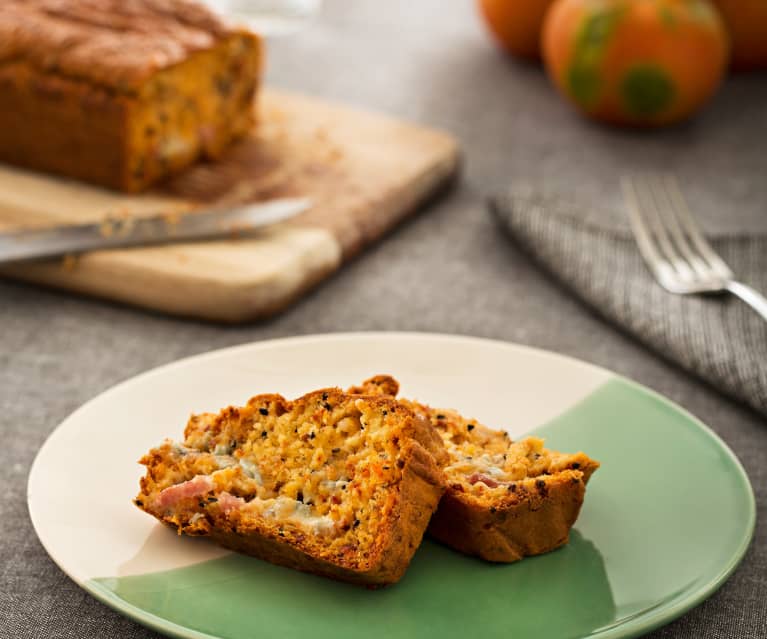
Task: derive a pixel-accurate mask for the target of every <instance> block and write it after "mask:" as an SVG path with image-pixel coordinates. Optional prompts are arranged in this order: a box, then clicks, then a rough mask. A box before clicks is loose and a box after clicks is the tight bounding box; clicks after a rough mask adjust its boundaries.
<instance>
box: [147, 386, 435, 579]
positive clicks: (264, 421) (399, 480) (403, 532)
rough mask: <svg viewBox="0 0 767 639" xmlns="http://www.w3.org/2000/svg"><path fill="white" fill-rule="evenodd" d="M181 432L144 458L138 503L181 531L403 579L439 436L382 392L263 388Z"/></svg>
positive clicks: (428, 501) (423, 523)
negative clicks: (295, 392) (274, 391)
mask: <svg viewBox="0 0 767 639" xmlns="http://www.w3.org/2000/svg"><path fill="white" fill-rule="evenodd" d="M184 437H185V439H184V441H183V442H182V443H175V442H172V441H170V440H167V441H165V443H163V444H162V445H160V446H159V447H157V448H154V449H152V450H150V451H149V452H148V453H147V454H146V455H145V456H144V457H143V458H142V459H141V460H140V463H142V464H144V465H145V466H146V467H147V472H146V476H144V477H143V478H142V479H141V491H140V493H139V494H138V496H137V497H136V499H135V503H136V505H137V506H138V507H139V508H141V509H143V510H145V511H146V512H148V513H149V514H151V515H154V516H155V517H157V519H159V520H160V521H162V522H163V523H165V524H167V525H169V526H171V527H172V528H174V529H176V530H177V531H178V532H179V534H181V533H184V534H188V535H207V536H209V537H211V538H212V539H213V540H215V541H216V542H218V543H220V544H221V545H223V546H226V547H227V548H231V549H232V550H236V551H239V552H244V553H247V554H250V555H254V556H256V557H259V558H261V559H265V560H267V561H271V562H273V563H276V564H281V565H284V566H289V567H291V568H296V569H298V570H304V571H307V572H313V573H316V574H320V575H325V576H328V577H333V578H336V579H340V580H344V581H349V582H354V583H360V584H367V585H383V584H388V583H394V582H396V581H398V580H399V579H400V577H402V575H403V574H404V572H405V570H406V569H407V566H408V564H409V562H410V559H411V557H412V556H413V553H414V552H415V550H416V548H417V547H418V545H419V544H420V542H421V538H422V536H423V534H424V531H425V530H426V527H427V525H428V523H429V519H430V517H431V515H432V513H433V512H434V510H435V509H436V507H437V504H438V503H439V499H440V497H441V495H442V492H443V490H444V475H443V473H442V471H441V470H440V465H441V464H444V463H445V461H446V457H447V456H446V453H445V450H444V448H443V445H442V443H441V441H440V438H439V437H437V436H436V435H435V433H434V431H433V429H432V427H431V426H430V424H428V423H427V422H426V421H425V420H424V419H423V418H422V417H420V418H419V417H417V416H416V415H415V414H414V413H413V412H412V411H411V410H410V409H409V408H407V407H405V406H403V405H402V404H400V403H399V402H397V401H395V400H394V399H393V398H389V397H385V396H381V395H379V396H377V397H369V396H360V395H349V394H346V393H343V392H342V391H340V390H339V389H325V390H319V391H315V392H312V393H309V394H307V395H305V396H303V397H301V398H299V399H297V400H295V401H292V402H291V401H287V400H286V399H284V398H283V397H281V396H280V395H258V396H256V397H253V398H252V399H251V400H250V401H249V402H248V403H247V405H246V406H244V407H242V408H235V407H229V408H226V409H224V410H222V411H221V412H220V413H219V414H217V415H215V414H203V415H197V416H193V417H192V418H191V419H190V420H189V423H188V424H187V427H186V430H185V433H184Z"/></svg>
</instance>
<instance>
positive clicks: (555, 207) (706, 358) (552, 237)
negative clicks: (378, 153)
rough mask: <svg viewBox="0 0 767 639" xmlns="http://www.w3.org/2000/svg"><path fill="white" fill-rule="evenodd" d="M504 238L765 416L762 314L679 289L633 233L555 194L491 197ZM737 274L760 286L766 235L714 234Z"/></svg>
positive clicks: (766, 344) (765, 278) (724, 298)
mask: <svg viewBox="0 0 767 639" xmlns="http://www.w3.org/2000/svg"><path fill="white" fill-rule="evenodd" d="M489 206H490V211H491V213H492V214H493V216H494V217H495V219H496V220H497V222H498V223H499V224H500V225H501V227H502V228H503V229H504V230H505V231H506V233H507V234H508V236H509V237H510V238H511V239H512V240H513V241H514V242H515V243H516V244H517V245H518V246H519V247H520V248H521V249H522V250H524V251H525V252H526V253H527V254H529V255H530V256H531V257H532V258H533V259H534V260H535V261H536V262H537V263H538V264H539V265H540V266H541V267H542V268H543V269H545V270H546V271H548V272H549V273H550V274H551V275H553V276H554V277H555V278H556V279H558V280H559V281H560V282H561V283H562V284H563V285H564V287H565V288H566V289H567V290H568V291H570V292H571V293H572V294H574V295H575V296H577V297H578V298H580V299H581V300H582V301H583V302H584V303H585V304H587V305H588V306H590V307H592V308H593V309H594V310H595V311H597V312H598V313H599V314H601V315H602V316H603V317H604V318H605V319H607V320H608V321H609V322H612V323H613V324H615V325H616V326H619V327H620V328H622V329H623V330H624V331H626V332H628V333H629V334H631V335H633V336H634V337H636V338H637V339H638V340H639V341H641V342H642V343H643V344H645V345H647V346H648V347H649V348H651V349H653V350H654V351H655V352H656V353H658V354H659V355H661V356H662V357H665V358H666V359H668V360H671V361H672V362H675V363H677V364H678V365H679V366H681V367H682V368H684V369H686V370H687V371H690V372H691V373H694V374H695V375H697V376H699V377H700V378H702V379H704V380H706V381H707V382H709V383H710V384H711V385H713V386H714V387H716V388H718V389H720V390H721V391H722V392H724V393H726V394H728V395H730V396H732V397H734V398H736V399H738V400H740V401H742V402H744V403H746V404H748V405H750V406H751V407H753V408H754V409H756V410H757V411H759V412H760V413H762V414H763V415H766V416H767V322H765V321H764V320H763V319H762V318H761V317H759V315H757V314H756V313H755V312H754V311H753V310H751V308H750V307H748V306H747V305H746V304H745V303H744V302H742V301H740V300H739V299H737V298H735V297H733V296H731V295H729V294H725V295H708V296H702V295H694V296H682V295H673V294H671V293H668V292H666V291H665V290H664V289H663V288H661V286H660V285H659V284H658V283H657V282H656V281H655V280H654V279H653V277H652V275H651V274H650V271H649V270H648V269H647V267H646V265H645V263H644V261H643V260H642V257H641V255H640V253H639V250H638V249H637V247H636V244H635V242H634V239H633V237H632V235H631V231H630V230H629V228H628V224H627V225H626V229H625V231H621V230H615V229H610V228H605V227H601V226H599V225H597V224H596V223H595V222H593V221H589V220H586V219H585V217H586V216H585V215H584V213H585V209H584V208H582V207H580V208H579V206H578V205H577V204H573V203H572V202H570V201H569V200H565V199H564V198H563V197H561V196H557V195H556V194H551V193H545V192H543V193H542V192H535V191H532V190H531V189H529V188H522V189H512V190H510V191H509V192H506V193H503V194H500V195H497V196H495V197H493V198H491V199H490V202H489ZM710 239H711V244H712V246H713V247H714V249H715V250H716V251H717V252H718V253H719V254H720V255H721V256H722V258H723V259H724V260H725V262H727V264H728V265H729V266H730V267H731V268H732V270H733V272H734V273H735V275H736V277H737V279H738V280H739V281H742V282H744V283H746V284H750V285H751V286H753V287H754V288H756V289H757V290H758V291H760V292H762V293H765V292H767V235H760V236H717V237H713V238H710Z"/></svg>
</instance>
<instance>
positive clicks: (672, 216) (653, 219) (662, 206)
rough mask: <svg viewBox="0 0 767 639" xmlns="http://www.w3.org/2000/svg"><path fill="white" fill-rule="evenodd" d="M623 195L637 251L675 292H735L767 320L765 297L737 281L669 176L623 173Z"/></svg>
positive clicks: (660, 280) (651, 269)
mask: <svg viewBox="0 0 767 639" xmlns="http://www.w3.org/2000/svg"><path fill="white" fill-rule="evenodd" d="M621 187H622V189H623V197H624V200H625V202H626V205H627V207H628V212H629V219H630V221H631V230H632V231H633V233H634V238H635V239H636V241H637V245H638V246H639V252H640V253H641V254H642V257H643V258H644V261H645V262H646V264H647V266H648V267H649V268H650V271H652V273H653V275H654V276H655V279H656V280H658V283H660V285H661V286H662V287H663V288H665V289H666V290H667V291H670V292H671V293H677V294H679V295H692V294H699V293H724V292H729V293H732V294H733V295H736V296H737V297H739V298H740V299H741V300H743V301H744V302H745V303H746V304H748V305H749V306H750V307H751V308H753V309H754V310H755V311H756V312H757V313H759V315H761V316H762V318H763V319H765V320H767V298H765V297H764V296H763V295H761V294H760V293H758V292H757V291H755V290H754V289H753V288H751V287H750V286H747V285H745V284H743V283H741V282H738V281H736V280H735V276H734V275H733V272H732V270H730V267H729V266H727V264H725V262H724V260H722V258H721V257H719V255H717V253H716V252H715V251H714V249H713V248H711V245H710V244H709V243H708V240H706V238H705V237H704V236H703V233H701V231H700V227H699V226H698V224H697V222H696V221H695V219H694V218H693V216H692V213H690V210H689V208H688V207H687V203H686V202H685V200H684V197H683V196H682V192H681V191H680V189H679V186H678V184H677V182H676V179H675V178H674V177H673V176H671V175H641V176H624V177H622V178H621Z"/></svg>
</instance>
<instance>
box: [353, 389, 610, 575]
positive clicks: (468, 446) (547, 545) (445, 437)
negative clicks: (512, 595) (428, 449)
mask: <svg viewBox="0 0 767 639" xmlns="http://www.w3.org/2000/svg"><path fill="white" fill-rule="evenodd" d="M398 390H399V384H398V383H397V381H396V380H394V379H393V378H391V377H389V376H387V375H378V376H376V377H372V378H370V379H368V380H366V381H365V382H363V383H362V384H361V385H360V386H356V387H353V388H351V389H349V391H350V392H357V393H364V394H368V395H371V394H381V395H384V396H391V397H394V396H395V395H396V394H397V392H398ZM400 404H401V405H402V406H404V407H406V408H408V409H410V410H412V411H413V412H414V413H416V414H417V415H420V416H421V417H422V418H424V419H428V420H429V422H430V423H431V424H432V425H433V427H434V428H435V430H436V431H437V432H438V433H439V435H440V436H441V438H442V441H443V442H444V444H445V448H446V449H447V452H448V456H449V462H448V464H447V466H445V468H444V471H445V475H446V477H447V487H446V490H445V494H444V495H443V496H442V500H441V501H440V504H439V509H438V510H437V512H436V513H435V515H434V517H432V520H431V523H430V524H429V534H430V535H431V536H432V537H434V538H435V539H437V540H439V541H442V542H443V543H445V544H447V545H448V546H451V547H452V548H455V549H456V550H459V551H461V552H464V553H467V554H470V555H477V556H479V557H482V558H483V559H486V560H488V561H496V562H513V561H517V560H519V559H522V558H523V557H526V556H529V555H538V554H541V553H544V552H548V551H549V550H553V549H555V548H558V547H559V546H562V545H563V544H565V543H567V541H568V537H569V533H570V528H571V527H572V526H573V524H574V523H575V520H576V519H577V517H578V513H579V512H580V508H581V505H582V503H583V499H584V496H585V490H586V483H587V482H588V480H589V478H590V477H591V475H592V473H593V472H594V471H595V470H596V469H597V468H598V467H599V463H598V462H596V461H594V460H593V459H590V458H589V457H588V456H587V455H585V454H584V453H580V452H579V453H575V454H566V453H559V452H555V451H552V450H548V449H546V448H544V447H543V440H541V439H539V438H537V437H527V438H525V439H522V440H520V441H517V442H512V441H511V439H510V438H509V435H508V433H506V432H505V431H498V430H493V429H490V428H487V427H486V426H483V425H482V424H480V423H478V422H477V421H476V420H470V419H466V418H465V417H462V416H461V415H460V414H458V413H457V412H456V411H454V410H449V409H434V408H430V407H429V406H426V405H424V404H420V403H418V402H413V401H409V400H400Z"/></svg>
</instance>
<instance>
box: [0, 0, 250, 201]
mask: <svg viewBox="0 0 767 639" xmlns="http://www.w3.org/2000/svg"><path fill="white" fill-rule="evenodd" d="M262 57H263V54H262V45H261V41H260V39H259V38H258V37H257V36H256V35H254V34H253V33H250V32H249V31H247V30H245V29H240V28H232V27H229V26H227V25H225V24H224V23H223V22H222V21H221V20H220V19H219V18H217V17H216V16H215V15H214V14H212V13H211V12H210V11H208V10H207V9H206V8H204V7H203V6H202V5H200V4H198V3H196V2H193V1H192V0H162V1H159V2H158V0H130V1H126V0H3V2H2V3H0V161H4V162H8V163H12V164H17V165H21V166H24V167H29V168H32V169H36V170H41V171H47V172H51V173H58V174H61V175H64V176H69V177H73V178H77V179H81V180H85V181H88V182H92V183H94V184H98V185H103V186H107V187H111V188H114V189H120V190H124V191H140V190H142V189H144V188H146V187H147V186H149V185H150V184H152V183H154V182H156V181H157V180H160V179H162V178H164V177H166V176H168V175H170V174H172V173H175V172H177V171H179V170H181V169H183V168H184V167H187V166H188V165H190V164H191V163H193V162H194V161H195V160H197V159H198V158H201V157H207V158H215V157H217V156H219V155H220V154H221V152H222V151H223V150H224V149H225V148H226V147H227V145H229V143H230V142H231V141H232V140H234V139H236V138H238V137H240V136H242V135H244V134H245V133H246V132H247V131H248V130H249V129H250V128H251V125H252V123H253V101H254V95H255V93H256V89H257V87H258V82H259V75H260V73H261V66H262Z"/></svg>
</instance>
